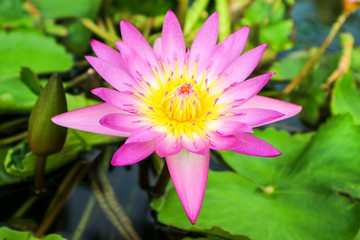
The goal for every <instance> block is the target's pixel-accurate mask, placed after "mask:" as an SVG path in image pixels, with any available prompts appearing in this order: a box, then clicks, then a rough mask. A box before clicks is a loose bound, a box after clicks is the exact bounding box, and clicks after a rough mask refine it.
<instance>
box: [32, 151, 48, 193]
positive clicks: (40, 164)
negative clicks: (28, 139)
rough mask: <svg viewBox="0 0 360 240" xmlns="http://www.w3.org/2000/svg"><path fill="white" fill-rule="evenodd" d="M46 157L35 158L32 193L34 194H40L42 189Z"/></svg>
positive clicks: (38, 156)
mask: <svg viewBox="0 0 360 240" xmlns="http://www.w3.org/2000/svg"><path fill="white" fill-rule="evenodd" d="M46 157H47V156H43V155H41V156H40V155H37V156H36V166H35V176H34V177H35V178H34V191H35V193H36V194H40V193H41V192H43V191H44V190H45V189H44V175H45V166H46Z"/></svg>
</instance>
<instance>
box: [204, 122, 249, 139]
mask: <svg viewBox="0 0 360 240" xmlns="http://www.w3.org/2000/svg"><path fill="white" fill-rule="evenodd" d="M206 127H207V128H209V129H211V130H212V131H214V132H216V133H217V134H218V135H220V136H228V135H235V134H237V133H243V132H251V133H252V132H253V130H252V128H251V127H250V126H249V125H248V124H246V123H243V122H239V121H232V120H231V119H230V120H228V119H221V120H212V121H207V122H206Z"/></svg>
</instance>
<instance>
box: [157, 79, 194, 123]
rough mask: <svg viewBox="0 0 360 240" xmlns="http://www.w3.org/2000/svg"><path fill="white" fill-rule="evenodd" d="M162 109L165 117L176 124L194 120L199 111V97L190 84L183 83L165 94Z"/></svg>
mask: <svg viewBox="0 0 360 240" xmlns="http://www.w3.org/2000/svg"><path fill="white" fill-rule="evenodd" d="M163 100H164V101H163V104H162V107H163V109H164V112H165V113H166V115H167V116H168V117H169V118H171V119H173V120H176V121H178V122H184V121H189V120H194V119H195V118H196V117H197V116H198V114H199V113H200V111H201V102H200V100H199V95H198V93H197V92H196V91H195V89H194V87H193V86H192V84H191V83H183V84H182V85H180V86H178V87H176V88H174V89H173V90H172V91H171V92H170V93H169V92H166V93H165V96H164V99H163Z"/></svg>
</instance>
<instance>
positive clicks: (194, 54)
mask: <svg viewBox="0 0 360 240" xmlns="http://www.w3.org/2000/svg"><path fill="white" fill-rule="evenodd" d="M218 31H219V14H218V12H214V13H213V14H212V15H211V16H210V17H209V18H208V19H207V20H206V21H205V23H204V24H203V25H202V26H201V28H200V30H199V31H198V33H197V34H196V37H195V39H194V42H193V43H192V45H191V49H190V55H189V66H193V65H194V63H195V61H196V60H197V59H198V60H199V64H201V63H202V62H204V61H207V60H208V58H209V55H210V53H211V51H212V49H213V48H214V47H215V45H216V42H217V38H218ZM189 72H190V73H191V69H189Z"/></svg>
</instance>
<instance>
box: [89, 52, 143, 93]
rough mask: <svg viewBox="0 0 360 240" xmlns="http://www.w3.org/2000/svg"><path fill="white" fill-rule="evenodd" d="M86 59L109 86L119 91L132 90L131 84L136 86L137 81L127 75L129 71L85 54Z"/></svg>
mask: <svg viewBox="0 0 360 240" xmlns="http://www.w3.org/2000/svg"><path fill="white" fill-rule="evenodd" d="M85 58H86V60H87V61H88V62H89V63H90V64H91V66H92V67H93V68H94V69H95V70H96V71H97V72H98V73H99V74H100V76H101V77H102V78H103V79H104V80H105V81H107V82H108V83H109V84H110V85H111V86H113V87H114V88H116V89H117V90H119V91H133V90H134V89H133V88H132V87H131V85H134V86H138V87H139V85H138V84H137V82H136V81H135V80H134V79H133V78H132V77H131V76H130V75H129V73H128V72H127V71H126V70H124V69H122V68H119V67H114V66H113V65H111V64H110V63H108V62H107V61H104V60H103V59H100V58H96V57H92V56H86V57H85Z"/></svg>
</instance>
